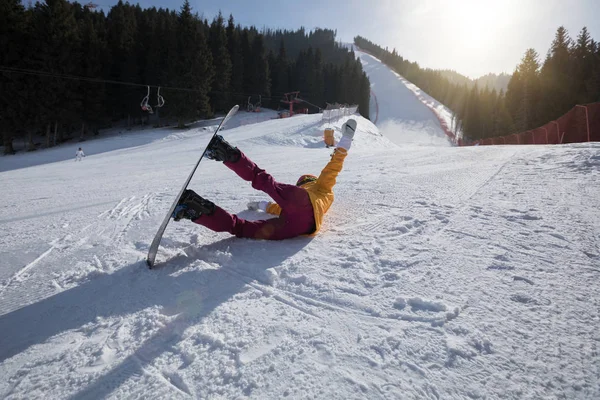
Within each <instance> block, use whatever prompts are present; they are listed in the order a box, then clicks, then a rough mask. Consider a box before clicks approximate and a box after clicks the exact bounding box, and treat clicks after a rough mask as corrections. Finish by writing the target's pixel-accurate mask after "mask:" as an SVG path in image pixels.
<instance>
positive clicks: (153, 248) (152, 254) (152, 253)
mask: <svg viewBox="0 0 600 400" xmlns="http://www.w3.org/2000/svg"><path fill="white" fill-rule="evenodd" d="M239 108H240V107H239V106H237V105H236V106H234V107H233V108H232V109H231V110H229V112H228V113H227V115H226V116H225V118H223V120H222V121H221V123H220V124H219V126H218V127H217V129H216V130H215V133H214V134H213V136H212V137H211V138H210V139H211V140H212V139H213V138H214V137H215V136H216V135H217V134H218V133H219V131H220V130H221V128H223V126H225V124H226V123H227V121H229V119H231V117H233V116H234V115H235V113H236V112H237V111H238V109H239ZM211 140H209V142H208V143H210V141H211ZM207 148H208V144H207V145H206V148H205V149H204V151H203V152H202V155H201V156H200V158H199V159H198V162H197V163H196V165H195V166H194V169H192V172H191V173H190V175H189V176H188V177H187V179H186V180H185V183H184V184H183V187H182V188H181V190H180V191H179V194H178V195H177V197H175V201H173V204H172V205H171V208H170V209H169V212H168V213H167V215H166V216H165V219H164V220H163V222H162V224H160V227H159V228H158V232H156V236H154V240H153V241H152V244H151V245H150V249H149V250H148V258H147V259H146V264H148V268H150V269H152V267H153V266H154V262H155V261H156V253H157V252H158V246H159V245H160V240H161V239H162V237H163V234H164V233H165V229H167V225H168V224H169V221H170V220H171V215H172V214H173V211H175V207H177V203H178V202H179V199H180V198H181V195H182V194H183V192H184V191H185V189H187V187H188V185H189V184H190V181H191V180H192V177H193V176H194V173H195V172H196V169H198V165H200V161H202V159H203V158H204V155H205V154H206V149H207Z"/></svg>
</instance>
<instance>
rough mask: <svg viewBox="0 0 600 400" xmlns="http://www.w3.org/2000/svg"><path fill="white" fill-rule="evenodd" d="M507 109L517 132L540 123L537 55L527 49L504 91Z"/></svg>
mask: <svg viewBox="0 0 600 400" xmlns="http://www.w3.org/2000/svg"><path fill="white" fill-rule="evenodd" d="M506 100H507V107H508V110H509V111H510V113H511V117H512V119H513V120H514V121H515V127H516V128H517V130H519V131H525V130H528V129H531V128H535V127H537V126H539V125H541V124H542V123H541V122H542V119H541V118H540V116H539V106H538V104H539V100H540V80H539V62H538V54H537V52H536V51H535V50H534V49H528V50H527V51H526V52H525V55H524V56H523V58H522V60H521V63H520V64H519V66H518V67H517V70H516V71H515V73H514V74H513V76H512V78H511V80H510V82H509V83H508V89H507V91H506Z"/></svg>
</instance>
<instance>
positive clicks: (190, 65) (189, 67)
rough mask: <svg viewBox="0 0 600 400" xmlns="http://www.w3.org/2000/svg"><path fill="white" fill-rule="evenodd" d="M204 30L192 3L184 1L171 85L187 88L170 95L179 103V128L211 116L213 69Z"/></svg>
mask: <svg viewBox="0 0 600 400" xmlns="http://www.w3.org/2000/svg"><path fill="white" fill-rule="evenodd" d="M204 30H205V27H204V24H203V22H202V21H201V20H200V19H199V18H198V17H197V16H195V15H193V14H192V10H191V6H190V3H189V1H188V0H185V2H184V3H183V6H182V7H181V11H180V13H179V17H178V22H177V38H178V43H177V56H176V57H173V59H172V64H171V70H172V71H173V73H174V75H173V81H172V82H173V83H172V86H175V87H178V88H182V89H187V91H178V92H175V93H172V94H171V96H172V97H173V98H174V102H176V104H177V110H176V113H175V115H176V117H177V120H178V126H180V127H183V126H184V125H185V123H186V122H187V121H189V120H191V119H196V118H199V117H204V116H210V115H211V114H212V111H211V109H210V104H209V96H208V93H209V92H210V90H211V84H212V80H213V76H214V70H213V66H212V54H211V52H210V49H209V48H208V46H207V43H206V36H205V35H204Z"/></svg>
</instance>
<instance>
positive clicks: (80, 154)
mask: <svg viewBox="0 0 600 400" xmlns="http://www.w3.org/2000/svg"><path fill="white" fill-rule="evenodd" d="M83 157H85V154H84V153H83V150H82V149H81V147H80V148H79V150H77V152H76V153H75V161H81V159H82V158H83Z"/></svg>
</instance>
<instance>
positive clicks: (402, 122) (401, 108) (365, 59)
mask: <svg viewBox="0 0 600 400" xmlns="http://www.w3.org/2000/svg"><path fill="white" fill-rule="evenodd" d="M354 50H355V53H356V55H357V57H358V58H359V59H360V60H361V62H362V64H363V69H364V71H365V72H366V73H367V76H368V77H369V80H370V81H371V104H370V106H369V114H370V115H369V118H370V119H371V121H374V122H375V124H376V125H377V126H378V127H379V129H380V130H381V132H383V133H384V134H385V135H386V137H388V138H390V140H392V141H393V142H394V143H398V144H405V143H412V144H422V145H427V146H431V145H434V146H448V145H450V144H451V143H453V142H452V141H450V140H449V138H454V136H456V135H457V134H458V132H455V129H454V128H453V123H454V121H453V118H452V115H453V113H452V111H451V110H450V109H448V108H447V107H446V106H444V105H443V104H441V103H440V102H438V101H437V100H435V99H434V98H433V97H431V96H429V95H428V94H427V93H425V92H423V91H422V90H421V89H420V88H419V87H417V86H416V85H414V84H412V83H410V82H409V81H407V80H406V79H404V78H403V77H402V76H400V75H399V74H397V73H396V72H394V71H392V70H391V69H389V68H388V67H387V66H386V65H385V64H383V63H382V62H381V60H379V59H378V58H376V57H374V56H372V55H371V54H369V53H365V52H363V51H360V50H358V49H354ZM442 124H443V126H442Z"/></svg>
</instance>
